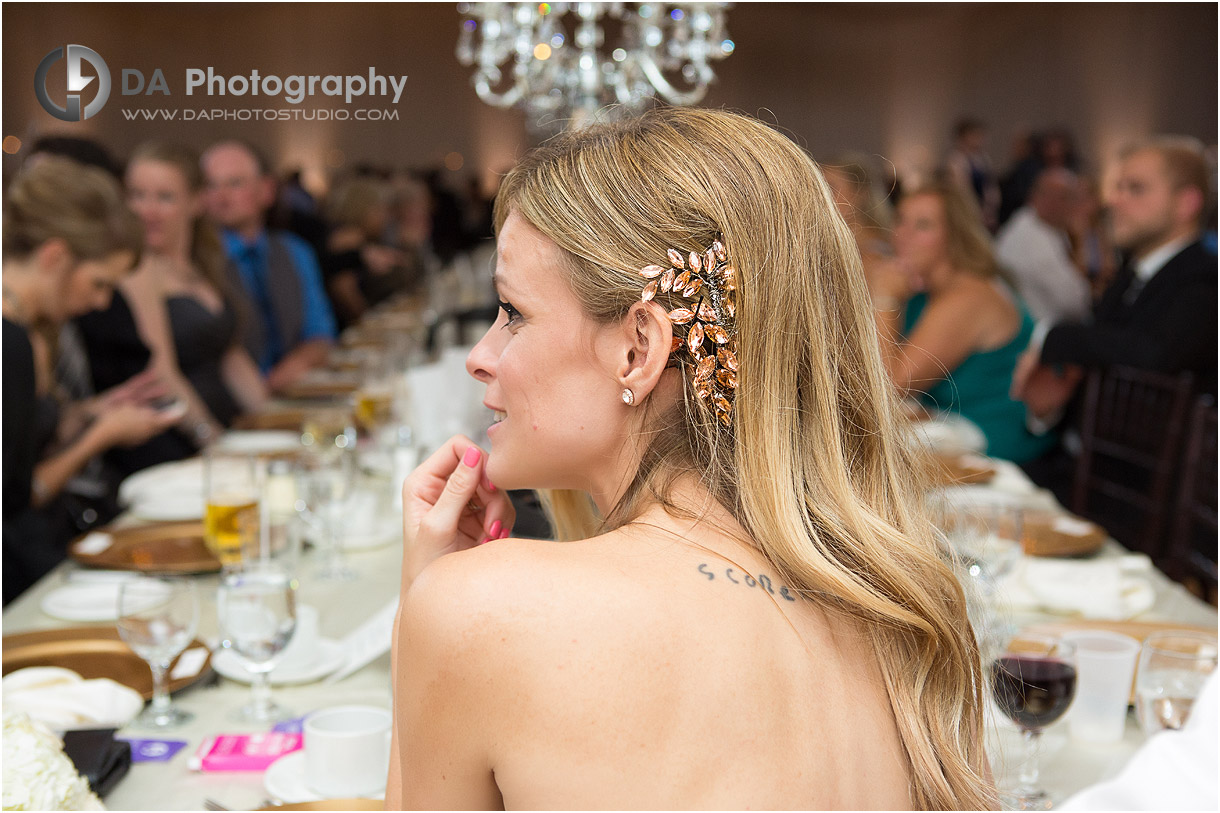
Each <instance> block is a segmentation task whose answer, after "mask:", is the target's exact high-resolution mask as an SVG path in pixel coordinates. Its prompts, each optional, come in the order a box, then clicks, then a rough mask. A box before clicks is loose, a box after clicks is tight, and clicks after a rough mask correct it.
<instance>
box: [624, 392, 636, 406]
mask: <svg viewBox="0 0 1220 813" xmlns="http://www.w3.org/2000/svg"><path fill="white" fill-rule="evenodd" d="M623 403H624V404H626V405H627V406H632V405H634V404H635V393H634V392H632V391H631V390H623Z"/></svg>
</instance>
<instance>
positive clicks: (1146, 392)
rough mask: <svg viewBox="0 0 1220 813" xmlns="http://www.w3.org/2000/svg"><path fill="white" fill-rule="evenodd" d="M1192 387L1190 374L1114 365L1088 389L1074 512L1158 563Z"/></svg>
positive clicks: (1096, 374) (1093, 377) (1092, 374)
mask: <svg viewBox="0 0 1220 813" xmlns="http://www.w3.org/2000/svg"><path fill="white" fill-rule="evenodd" d="M1193 388H1194V377H1193V376H1192V375H1191V374H1190V373H1186V372H1184V373H1179V374H1166V373H1158V372H1153V371H1149V370H1140V369H1136V368H1133V367H1123V366H1117V365H1116V366H1112V367H1109V368H1105V369H1098V370H1093V371H1092V372H1090V374H1089V377H1088V381H1087V383H1086V385H1085V401H1084V413H1083V421H1082V425H1081V433H1080V441H1081V451H1080V456H1079V457H1078V459H1077V462H1076V471H1075V476H1074V479H1073V486H1072V510H1073V511H1075V512H1076V513H1078V514H1081V515H1083V516H1085V517H1088V518H1089V519H1092V520H1093V521H1095V522H1097V523H1099V524H1100V525H1102V527H1104V528H1106V530H1108V531H1109V532H1110V534H1111V535H1112V536H1113V537H1114V538H1115V539H1117V540H1118V541H1120V542H1122V543H1123V544H1124V545H1126V546H1127V547H1128V548H1131V549H1132V550H1136V551H1139V552H1142V553H1146V554H1148V555H1149V556H1151V557H1152V558H1153V559H1160V558H1161V555H1162V552H1163V549H1164V548H1165V547H1166V546H1165V545H1164V544H1163V540H1162V534H1163V532H1164V525H1165V521H1166V517H1167V516H1168V513H1169V510H1170V504H1171V501H1172V485H1173V480H1174V473H1175V472H1174V469H1175V465H1176V463H1177V460H1178V455H1179V450H1180V443H1181V437H1182V427H1183V425H1184V423H1185V420H1186V417H1187V412H1188V410H1189V407H1190V400H1191V396H1192V393H1193Z"/></svg>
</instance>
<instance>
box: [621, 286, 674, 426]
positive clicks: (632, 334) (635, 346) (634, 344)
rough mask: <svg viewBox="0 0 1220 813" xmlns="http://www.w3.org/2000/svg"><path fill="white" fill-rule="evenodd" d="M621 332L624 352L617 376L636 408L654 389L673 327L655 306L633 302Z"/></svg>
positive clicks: (667, 349)
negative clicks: (633, 398)
mask: <svg viewBox="0 0 1220 813" xmlns="http://www.w3.org/2000/svg"><path fill="white" fill-rule="evenodd" d="M622 331H623V334H622V338H623V345H622V346H623V350H624V351H625V352H624V353H623V355H622V359H621V362H620V369H619V370H618V371H617V374H618V377H619V380H620V381H621V382H622V384H623V386H624V387H625V388H627V389H629V390H631V392H632V394H633V395H634V396H635V403H637V404H638V403H640V402H641V401H642V400H643V399H644V398H645V397H647V396H648V395H649V393H651V392H652V391H653V389H655V388H656V386H657V382H659V381H660V380H661V374H662V373H663V372H665V366H666V365H667V364H668V363H669V355H670V346H671V345H672V343H673V336H674V330H673V324H672V323H670V321H669V316H668V315H667V314H666V312H665V309H664V308H662V307H661V306H660V305H658V304H657V303H656V302H636V303H635V304H634V305H632V306H631V309H630V310H628V311H627V316H626V317H625V318H624V319H623V322H622Z"/></svg>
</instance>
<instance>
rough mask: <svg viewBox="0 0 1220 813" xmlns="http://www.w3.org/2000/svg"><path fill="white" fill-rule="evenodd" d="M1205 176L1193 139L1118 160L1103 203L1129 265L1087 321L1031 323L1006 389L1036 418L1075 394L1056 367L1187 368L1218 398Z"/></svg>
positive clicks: (1147, 147)
mask: <svg viewBox="0 0 1220 813" xmlns="http://www.w3.org/2000/svg"><path fill="white" fill-rule="evenodd" d="M1210 180H1211V176H1210V172H1209V170H1208V165H1207V160H1206V158H1205V157H1204V153H1203V150H1202V148H1201V146H1200V145H1199V144H1198V143H1197V142H1193V140H1191V139H1183V138H1176V137H1162V138H1158V139H1155V140H1152V141H1149V142H1147V143H1144V144H1141V145H1139V146H1136V147H1134V148H1132V149H1130V150H1128V151H1127V152H1126V154H1125V155H1124V156H1123V158H1122V162H1121V164H1120V166H1119V173H1118V184H1117V187H1116V189H1115V192H1114V196H1113V199H1112V200H1111V203H1110V206H1111V217H1112V221H1113V231H1114V243H1115V244H1116V245H1117V246H1118V247H1119V248H1120V249H1122V250H1123V251H1124V252H1126V254H1127V262H1126V264H1125V265H1124V266H1123V268H1122V269H1121V270H1120V271H1119V272H1118V273H1117V275H1116V276H1115V278H1114V282H1113V283H1111V285H1110V287H1109V288H1107V289H1106V292H1105V294H1104V295H1103V296H1102V298H1101V300H1100V301H1099V302H1098V303H1097V305H1096V307H1095V308H1094V309H1093V315H1092V319H1091V320H1090V321H1087V322H1083V321H1082V322H1059V323H1054V324H1051V323H1046V324H1040V325H1039V326H1038V327H1039V330H1038V332H1037V333H1035V336H1034V339H1033V341H1031V342H1030V347H1029V350H1028V351H1027V352H1026V354H1025V355H1024V356H1023V357H1022V359H1021V364H1020V366H1018V368H1017V370H1016V373H1015V374H1014V377H1013V384H1012V389H1013V394H1014V395H1016V396H1017V397H1020V398H1023V399H1025V400H1026V401H1027V403H1029V404H1030V409H1031V411H1032V412H1033V413H1034V414H1035V415H1037V416H1039V417H1041V418H1043V419H1047V420H1051V419H1054V418H1055V417H1056V416H1057V415H1059V414H1062V410H1063V408H1064V407H1065V406H1066V404H1067V402H1068V400H1069V399H1070V398H1071V396H1072V393H1073V391H1074V386H1075V383H1076V381H1077V380H1078V379H1079V375H1078V374H1076V375H1073V376H1070V377H1057V376H1055V375H1053V371H1054V368H1057V367H1071V368H1083V369H1088V368H1096V367H1104V366H1107V365H1111V364H1121V365H1125V366H1130V367H1138V368H1141V369H1146V370H1156V371H1160V372H1168V373H1174V372H1178V371H1181V370H1188V371H1190V372H1193V373H1194V374H1195V375H1196V376H1197V379H1198V386H1199V388H1200V390H1202V391H1203V392H1207V393H1211V394H1215V392H1216V293H1217V292H1216V255H1215V254H1214V253H1212V252H1209V251H1208V250H1207V249H1206V248H1205V247H1204V246H1203V245H1202V243H1200V241H1199V237H1200V230H1201V229H1202V225H1203V222H1204V219H1205V218H1206V217H1207V215H1208V211H1209V203H1210V200H1211V198H1210V189H1211V183H1210ZM1057 380H1063V381H1065V383H1064V384H1063V385H1058V386H1056V384H1055V382H1056V381H1057Z"/></svg>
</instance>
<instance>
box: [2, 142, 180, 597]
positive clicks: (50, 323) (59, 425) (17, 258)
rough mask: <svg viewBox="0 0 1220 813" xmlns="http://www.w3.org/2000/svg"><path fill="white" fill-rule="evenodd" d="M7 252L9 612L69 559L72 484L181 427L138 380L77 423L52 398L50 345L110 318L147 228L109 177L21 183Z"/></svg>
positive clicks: (9, 211) (57, 166) (54, 170)
mask: <svg viewBox="0 0 1220 813" xmlns="http://www.w3.org/2000/svg"><path fill="white" fill-rule="evenodd" d="M3 245H4V269H3V317H4V320H3V321H4V335H3V342H4V344H3V347H4V350H3V353H4V382H3V384H4V386H3V393H4V396H3V399H4V403H3V422H4V437H3V446H4V491H3V499H4V523H3V526H4V603H5V604H8V602H9V601H11V600H12V599H13V598H14V597H15V596H16V595H17V594H19V593H20V592H21V591H23V590H24V589H25V588H27V587H29V586H30V585H31V584H33V583H34V582H35V581H37V580H38V578H40V577H41V576H42V575H43V574H44V573H46V572H47V571H48V570H50V569H51V568H52V567H54V566H55V564H56V563H57V562H59V561H60V560H62V559H63V557H64V555H65V551H66V545H67V542H68V539H69V538H70V537H71V536H72V534H73V531H74V529H73V528H72V527H71V526H70V524H69V523H67V522H65V521H64V519H65V512H64V511H62V510H58V508H57V506H56V501H57V498H58V497H59V495H60V492H61V490H62V489H63V487H64V485H65V484H66V483H67V481H68V480H69V479H71V478H72V476H73V475H75V474H76V473H77V472H78V471H79V470H80V469H81V468H82V467H83V466H84V465H85V463H86V462H88V461H89V460H90V459H92V458H94V457H95V456H97V455H99V454H101V453H102V452H104V451H106V450H107V449H110V448H113V447H116V446H128V445H133V444H137V443H142V442H144V441H145V440H147V439H148V438H149V437H151V436H153V435H155V434H157V433H158V432H161V431H163V430H164V429H165V428H166V427H167V426H169V425H170V424H171V423H173V421H174V420H176V416H175V415H173V413H166V412H164V411H158V410H156V409H154V408H153V407H151V406H149V405H148V404H147V403H145V402H144V401H143V400H142V399H141V397H140V393H139V390H140V389H141V388H142V387H143V386H144V385H145V384H147V381H145V380H142V379H141V380H136V381H133V382H132V383H131V384H130V385H126V386H123V387H120V388H117V389H115V390H112V391H110V392H108V393H107V394H105V395H103V396H99V397H97V398H94V399H91V401H89V402H87V403H83V404H74V405H72V407H73V409H72V410H71V411H72V412H74V413H75V416H72V419H71V420H68V419H66V418H65V417H64V416H63V415H62V414H61V412H60V410H59V405H58V403H57V402H56V401H55V400H54V399H53V398H50V397H49V393H50V390H51V386H50V381H49V379H50V371H49V367H50V364H49V360H50V356H51V352H50V346H49V342H48V339H47V337H49V336H54V335H56V333H57V332H58V328H59V327H60V326H62V325H63V324H64V323H65V322H66V321H67V320H68V319H71V318H73V317H75V316H79V315H81V314H84V313H87V312H89V311H92V310H96V309H100V308H105V307H106V306H107V305H108V304H109V302H110V297H111V294H112V292H113V291H114V287H115V286H116V285H117V284H118V283H119V281H120V280H121V279H122V278H123V277H124V276H125V275H126V274H127V273H128V272H129V271H130V270H131V267H132V265H133V264H134V263H135V260H136V257H137V256H138V255H139V251H140V228H139V223H138V222H137V221H136V219H135V217H134V216H133V215H132V213H131V212H130V210H128V208H127V207H126V206H124V205H123V196H122V191H121V190H120V189H119V186H118V184H117V183H116V182H115V181H114V180H113V179H112V178H111V177H110V176H108V175H107V174H106V173H105V172H103V171H101V170H98V169H94V168H89V167H83V166H81V165H79V164H77V163H75V162H73V161H70V160H67V159H62V158H48V159H45V160H43V161H40V162H39V163H38V164H37V165H36V166H33V167H31V168H29V169H27V170H26V171H24V172H22V173H21V174H19V175H18V176H17V177H16V178H15V179H14V180H13V182H12V185H11V186H10V187H9V190H8V195H7V198H6V200H5V206H4V244H3ZM68 424H75V425H77V426H79V429H77V430H72V429H70V428H69V427H68ZM48 450H51V451H50V452H49V453H48Z"/></svg>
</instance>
